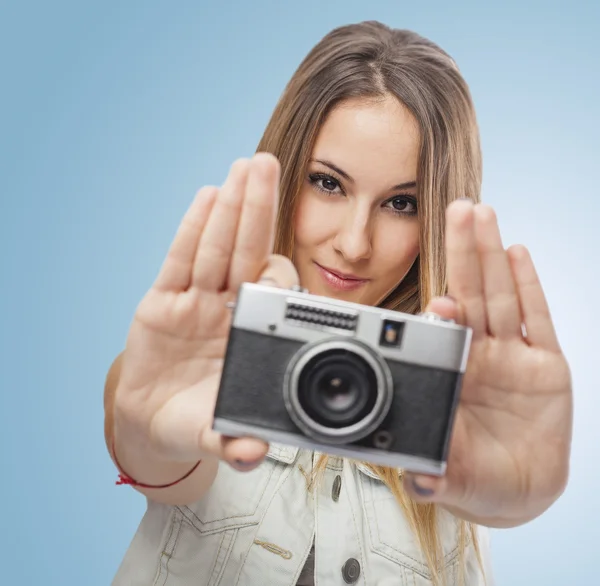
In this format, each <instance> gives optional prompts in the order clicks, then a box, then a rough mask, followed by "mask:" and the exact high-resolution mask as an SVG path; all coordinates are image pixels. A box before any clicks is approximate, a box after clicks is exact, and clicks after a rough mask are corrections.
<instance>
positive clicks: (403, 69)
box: [105, 22, 572, 586]
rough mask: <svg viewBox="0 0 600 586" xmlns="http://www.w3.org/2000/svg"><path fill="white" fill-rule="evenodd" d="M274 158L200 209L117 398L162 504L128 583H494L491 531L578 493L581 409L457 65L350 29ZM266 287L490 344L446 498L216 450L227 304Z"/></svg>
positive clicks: (326, 464)
mask: <svg viewBox="0 0 600 586" xmlns="http://www.w3.org/2000/svg"><path fill="white" fill-rule="evenodd" d="M258 151H259V153H258V154H256V155H255V156H254V157H253V158H252V159H251V160H238V161H236V162H235V163H234V164H233V166H232V168H231V171H230V174H229V176H228V178H227V180H226V181H225V183H224V184H223V185H222V187H220V188H216V187H205V188H203V189H201V190H200V192H199V193H198V195H197V197H196V198H195V200H194V202H193V204H192V205H191V207H190V209H189V210H188V212H187V213H186V215H185V217H184V219H183V221H182V223H181V226H180V228H179V230H178V232H177V235H176V237H175V239H174V242H173V244H172V246H171V249H170V251H169V253H168V255H167V257H166V260H165V262H164V265H163V267H162V269H161V271H160V273H159V275H158V277H157V280H156V282H155V283H154V285H153V286H152V288H151V289H150V290H149V291H148V293H147V294H146V295H145V297H144V298H143V300H142V302H141V303H140V305H139V307H138V309H137V311H136V314H135V317H134V320H133V323H132V325H131V330H130V333H129V337H128V340H127V344H126V348H125V351H124V352H123V353H122V354H121V355H120V356H119V357H118V358H117V359H116V360H115V362H114V364H113V365H112V367H111V369H110V371H109V374H108V377H107V382H106V389H105V407H106V430H105V431H106V439H107V445H108V448H109V451H110V454H111V457H112V458H113V460H114V461H115V464H116V466H117V467H118V469H119V471H120V472H121V475H122V479H123V480H122V481H123V482H126V483H129V484H132V485H133V486H134V487H135V488H136V489H137V490H139V491H140V492H141V493H143V494H145V495H146V496H147V497H148V509H147V513H146V515H145V516H144V519H143V520H142V523H141V525H140V527H139V530H138V532H137V534H136V535H135V537H134V539H133V542H132V544H131V547H130V549H129V551H128V552H127V555H126V557H125V559H124V561H123V563H122V565H121V567H120V569H119V571H118V574H117V577H116V579H115V582H114V584H116V585H123V586H125V585H127V586H132V585H140V586H141V585H158V584H160V585H161V586H162V585H169V586H191V585H192V584H193V585H209V584H210V585H211V586H215V585H227V586H230V585H234V584H240V585H241V584H247V585H263V584H269V585H273V586H277V585H282V586H283V585H286V586H288V585H289V586H292V585H298V584H299V585H304V584H328V585H329V584H346V583H347V584H365V585H366V584H377V585H384V584H390V585H391V584H407V585H408V584H411V585H417V584H422V585H425V584H432V583H434V584H448V585H452V584H466V585H468V586H473V585H480V584H484V583H487V584H492V583H493V577H492V572H491V568H490V563H489V549H488V540H487V527H511V526H516V525H519V524H522V523H525V522H527V521H529V520H531V519H533V518H535V517H536V516H538V515H540V514H541V513H542V512H543V511H544V510H546V509H547V508H548V507H549V506H550V505H551V504H552V503H553V502H554V501H555V500H556V499H557V498H558V496H559V495H560V494H561V492H562V491H563V490H564V487H565V484H566V481H567V477H568V460H569V453H570V441H571V419H572V394H571V386H570V373H569V368H568V365H567V363H566V361H565V358H564V357H563V354H562V352H561V350H560V347H559V344H558V341H557V339H556V336H555V333H554V329H553V325H552V321H551V318H550V315H549V312H548V307H547V304H546V301H545V298H544V294H543V292H542V288H541V285H540V283H539V281H538V279H537V276H536V273H535V269H534V266H533V264H532V261H531V259H530V257H529V255H528V252H527V250H526V249H525V248H524V247H522V246H516V247H511V248H509V249H507V250H506V249H505V248H504V247H503V244H502V242H501V238H500V234H499V231H498V225H497V222H496V219H495V215H494V212H493V210H492V209H490V208H489V207H488V206H484V205H482V204H479V203H478V202H479V196H480V184H481V158H480V150H479V137H478V129H477V124H476V117H475V113H474V110H473V106H472V103H471V98H470V95H469V91H468V88H467V85H466V83H465V81H464V80H463V78H462V77H461V75H460V73H459V70H458V68H457V66H456V64H455V63H454V61H453V60H452V59H451V58H450V57H449V56H448V55H447V54H446V53H445V52H443V51H442V50H441V49H440V48H439V47H437V46H436V45H434V44H433V43H431V42H429V41H427V40H426V39H424V38H422V37H420V36H418V35H416V34H414V33H411V32H408V31H401V30H392V29H390V28H388V27H386V26H384V25H382V24H379V23H375V22H366V23H361V24H357V25H352V26H345V27H341V28H338V29H336V30H334V31H332V32H331V33H330V34H329V35H327V36H326V37H325V38H324V39H323V40H322V41H321V42H320V43H319V44H318V45H317V46H316V47H315V48H314V49H313V50H312V51H311V52H310V54H309V55H308V56H307V58H306V59H305V60H304V62H303V63H302V64H301V65H300V67H299V69H298V70H297V71H296V73H295V74H294V76H293V78H292V79H291V81H290V82H289V84H288V86H287V87H286V89H285V91H284V94H283V96H282V98H281V100H280V102H279V103H278V105H277V107H276V109H275V112H274V114H273V117H272V119H271V121H270V123H269V125H268V127H267V129H266V131H265V134H264V136H263V138H262V140H261V142H260V145H259V147H258ZM273 252H275V253H276V254H272V253H273ZM259 280H262V281H263V282H265V283H267V284H271V285H273V286H280V287H289V286H291V285H293V284H297V283H300V284H301V285H302V286H303V287H306V288H308V289H309V291H310V292H311V293H316V294H319V295H325V296H329V297H333V298H337V299H342V300H347V301H353V302H358V303H362V304H368V305H372V306H379V307H385V308H389V309H394V310H399V311H403V312H409V313H417V312H421V311H425V310H427V311H432V312H435V313H437V314H439V315H441V316H443V317H446V318H451V319H455V320H456V321H458V322H460V323H463V324H466V325H468V326H469V327H471V328H472V330H473V341H472V347H471V352H470V357H469V362H468V365H467V371H466V374H465V378H464V383H463V390H462V394H461V400H460V404H459V407H458V411H457V416H456V422H455V427H454V432H453V436H452V441H451V446H450V452H449V459H448V469H447V473H446V474H445V475H444V476H443V477H441V478H437V477H432V476H424V475H416V474H410V473H408V472H404V471H402V470H398V469H390V468H384V467H380V466H374V465H371V464H369V463H368V462H354V461H349V460H347V459H344V458H338V457H332V456H327V455H324V454H320V453H314V452H309V451H306V450H299V449H297V448H294V447H292V446H283V445H275V444H271V445H270V446H267V445H266V444H265V443H263V442H262V441H259V440H257V439H252V438H238V439H234V438H226V437H223V436H220V435H219V434H217V433H216V432H214V431H213V430H212V429H211V423H212V415H213V409H214V405H215V398H216V394H217V387H218V383H219V378H220V373H221V369H222V365H223V357H224V351H225V347H226V343H227V337H228V328H229V324H230V310H229V309H228V308H227V304H228V302H231V301H233V300H235V296H236V292H237V289H238V287H239V285H240V284H241V283H243V282H247V281H253V282H256V281H259ZM258 366H259V365H257V367H258Z"/></svg>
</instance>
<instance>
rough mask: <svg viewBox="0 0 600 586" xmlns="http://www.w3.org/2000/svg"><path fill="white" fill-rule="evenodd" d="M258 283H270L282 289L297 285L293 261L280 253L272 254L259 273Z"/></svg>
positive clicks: (296, 274) (297, 277) (296, 272)
mask: <svg viewBox="0 0 600 586" xmlns="http://www.w3.org/2000/svg"><path fill="white" fill-rule="evenodd" d="M258 282H259V283H261V284H264V285H272V286H273V287H280V288H282V289H291V288H292V287H293V286H294V285H298V284H299V282H300V278H299V276H298V271H296V267H295V266H294V263H292V261H291V260H290V259H289V258H287V257H286V256H282V255H280V254H272V255H270V256H269V260H268V261H267V267H266V268H265V269H264V270H263V272H262V273H261V274H260V278H259V281H258Z"/></svg>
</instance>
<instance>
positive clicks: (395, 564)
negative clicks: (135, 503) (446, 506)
mask: <svg viewBox="0 0 600 586" xmlns="http://www.w3.org/2000/svg"><path fill="white" fill-rule="evenodd" d="M314 457H315V455H314V454H313V453H312V452H309V451H305V450H299V449H297V448H291V447H287V446H283V445H279V444H271V447H270V450H269V453H268V455H267V458H266V459H265V461H264V462H263V464H261V465H260V466H259V467H258V468H256V469H255V470H253V471H251V472H238V471H236V470H234V469H232V468H231V467H230V466H228V465H227V464H222V465H220V466H219V471H218V473H217V476H216V479H215V481H214V484H213V485H212V487H211V488H210V490H209V491H208V492H207V494H206V495H205V496H204V497H203V498H202V499H200V500H199V501H198V502H196V503H194V504H192V505H188V506H169V505H162V504H158V503H155V502H152V501H148V508H147V511H146V513H145V515H144V517H143V519H142V521H141V523H140V526H139V528H138V530H137V532H136V534H135V536H134V538H133V541H132V543H131V545H130V547H129V549H128V551H127V553H126V555H125V558H124V560H123V562H122V563H121V566H120V568H119V570H118V572H117V575H116V577H115V579H114V581H113V586H294V585H295V584H296V582H297V580H298V577H299V575H300V573H301V571H302V568H303V566H304V563H305V561H306V559H307V557H308V555H309V552H310V550H311V547H312V545H313V540H314V545H315V559H314V562H315V574H314V577H315V578H314V579H315V585H320V586H330V585H331V586H333V585H337V584H339V585H342V586H343V585H345V584H357V585H361V586H367V585H368V586H371V585H373V586H375V585H376V586H400V585H402V586H409V585H410V586H431V584H432V581H431V574H430V572H429V570H428V568H427V564H426V562H425V559H424V556H423V555H422V554H421V551H420V548H419V545H418V543H417V541H416V538H415V537H414V535H413V533H412V531H411V529H410V527H409V525H408V522H407V521H406V518H405V517H404V514H403V513H402V511H401V509H400V507H399V506H398V505H397V503H396V500H395V499H394V496H393V495H392V493H391V492H390V491H389V489H388V488H387V487H386V486H385V485H384V484H383V483H382V482H381V481H380V480H379V479H378V478H377V477H376V476H375V475H374V474H372V473H371V472H370V471H369V470H368V468H366V467H364V466H363V465H361V464H351V463H350V462H349V461H348V460H345V459H341V458H334V457H330V458H329V461H328V464H327V469H326V470H325V473H324V475H323V476H322V477H321V479H320V481H319V482H318V483H316V484H315V487H314V488H313V489H312V490H307V475H308V474H310V471H311V470H312V465H313V462H314ZM438 519H439V521H438V523H439V534H440V541H441V546H442V549H443V554H444V558H443V559H444V562H443V564H444V565H443V571H444V574H445V576H446V582H445V584H446V585H447V586H453V585H455V584H456V585H458V584H459V578H458V576H459V570H458V531H457V527H458V521H457V519H456V518H455V517H453V516H452V515H450V514H449V513H447V512H445V511H440V512H439V515H438ZM467 533H468V532H467ZM477 534H478V540H479V547H480V552H481V556H482V560H483V566H484V570H485V581H484V578H483V576H482V574H481V571H480V569H479V564H478V562H477V558H476V555H475V552H474V548H473V546H472V544H471V543H470V542H469V541H468V542H467V548H466V554H465V555H466V569H465V574H464V578H465V581H464V584H466V586H484V584H485V585H486V586H493V584H494V581H493V576H492V570H491V564H490V560H489V537H488V530H487V529H486V528H484V527H478V531H477Z"/></svg>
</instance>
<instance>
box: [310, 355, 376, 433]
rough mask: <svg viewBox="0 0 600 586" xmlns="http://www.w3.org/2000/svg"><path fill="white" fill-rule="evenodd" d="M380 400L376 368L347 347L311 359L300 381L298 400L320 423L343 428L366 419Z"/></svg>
mask: <svg viewBox="0 0 600 586" xmlns="http://www.w3.org/2000/svg"><path fill="white" fill-rule="evenodd" d="M376 400H377V379H376V378H375V374H374V372H373V369H372V368H371V367H370V366H369V365H368V364H367V363H366V362H365V361H364V360H363V359H362V358H360V357H359V356H357V355H356V354H354V353H351V352H348V351H347V350H330V351H329V352H323V353H322V354H318V355H317V356H315V357H314V358H312V359H311V360H309V361H308V362H307V363H306V365H305V366H304V369H303V370H302V373H301V375H300V377H299V380H298V401H299V403H300V405H301V407H302V408H303V410H304V411H305V412H306V414H307V415H308V416H309V417H310V418H311V419H313V420H314V421H315V422H317V423H319V424H320V425H325V426H327V427H333V428H341V427H346V426H348V425H353V424H355V423H357V422H359V421H361V420H362V419H364V418H365V417H366V416H367V415H368V414H369V413H370V412H371V410H372V409H373V407H374V405H375V402H376Z"/></svg>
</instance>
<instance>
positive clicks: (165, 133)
mask: <svg viewBox="0 0 600 586" xmlns="http://www.w3.org/2000/svg"><path fill="white" fill-rule="evenodd" d="M365 19H378V20H382V21H384V22H386V23H388V24H390V25H393V26H396V27H403V28H411V29H414V30H416V31H418V32H420V33H422V34H424V35H426V36H428V37H430V38H432V39H433V40H434V41H436V42H438V43H439V44H441V45H442V46H443V47H444V48H445V49H447V50H448V51H449V52H450V53H451V54H452V55H453V56H454V57H455V58H456V59H457V61H458V63H459V65H460V67H461V69H462V71H463V73H464V75H465V77H466V79H467V81H468V82H469V84H470V86H471V89H472V92H473V95H474V99H475V102H476V105H477V108H478V113H479V121H480V125H481V132H482V138H483V149H484V156H485V159H484V160H485V182H484V198H485V200H487V201H488V202H490V203H492V204H493V205H494V206H495V207H496V209H497V211H498V214H499V217H500V222H501V227H502V229H503V234H504V238H505V241H506V243H512V242H517V241H519V242H523V243H525V244H527V245H528V246H529V247H530V248H531V250H532V253H533V256H534V259H535V260H536V261H537V266H538V269H539V272H540V274H541V277H542V279H543V282H544V284H545V288H546V290H547V294H548V297H549V300H550V303H551V306H552V309H553V312H554V317H555V320H556V327H557V328H558V331H559V334H560V339H561V341H562V344H563V345H564V349H565V351H566V353H567V355H568V357H569V359H570V361H571V364H572V369H573V378H574V385H575V397H576V421H575V423H576V428H575V439H574V448H573V465H572V480H571V484H570V486H569V488H568V490H567V491H566V493H565V494H564V496H563V497H562V498H561V499H560V500H559V502H558V503H557V504H556V505H555V506H554V507H553V508H552V509H551V510H550V511H549V512H548V513H547V514H545V515H544V516H543V517H541V518H540V519H538V520H536V521H535V522H532V523H530V524H528V525H526V526H524V527H521V528H518V529H515V530H509V531H495V532H494V534H493V538H494V551H495V557H494V560H495V561H494V564H495V568H496V574H497V577H498V584H501V585H510V586H530V585H531V584H536V585H537V584H540V585H544V586H553V585H557V586H558V585H561V586H563V585H565V584H569V585H571V584H596V583H598V577H597V573H598V564H597V551H598V549H597V548H598V544H599V543H600V532H599V529H598V525H599V523H600V506H599V505H598V493H597V491H598V489H599V480H600V478H599V475H598V462H599V461H600V457H599V456H598V451H599V450H600V424H599V423H598V418H599V416H600V408H599V401H598V399H597V394H598V392H599V389H600V385H599V384H598V376H597V373H598V371H597V370H596V369H597V366H598V345H597V337H598V329H599V328H598V325H599V321H600V320H599V319H598V317H597V311H598V310H597V307H598V291H599V288H600V287H599V286H600V278H599V273H598V262H597V260H596V255H597V254H598V251H599V250H600V230H599V227H598V218H599V216H600V203H599V200H598V189H597V180H596V177H595V176H594V169H595V168H597V164H598V158H599V157H598V155H599V150H598V135H599V132H600V116H599V115H598V111H597V107H598V104H599V103H600V92H599V81H598V79H599V77H600V75H599V70H600V65H599V63H600V59H599V58H600V35H598V32H597V29H598V25H599V24H600V11H599V9H598V4H595V5H593V4H592V3H590V4H587V7H586V5H584V3H580V4H579V5H571V6H569V4H568V3H567V2H548V1H545V2H533V1H529V2H526V3H525V2H522V1H521V2H504V3H502V4H501V5H500V4H494V5H487V4H486V5H484V4H483V3H481V2H441V1H437V2H436V1H431V2H410V3H409V2H401V1H395V2H393V1H391V0H389V1H373V0H370V1H369V2H367V1H364V2H357V1H349V0H345V1H331V0H330V1H328V2H319V1H317V0H305V1H304V2H302V3H293V2H275V1H267V0H260V1H258V0H255V1H253V2H242V1H239V2H219V3H218V2H200V1H196V2H183V1H182V2H173V3H167V2H162V3H161V2H155V1H149V0H146V1H145V2H134V1H129V2H119V3H117V2H112V3H107V2H102V3H101V2H65V1H54V2H27V1H21V2H0V88H1V91H0V198H1V202H0V227H1V230H0V250H2V267H1V271H0V276H1V279H2V285H1V287H0V298H1V306H0V361H1V363H0V365H1V368H0V388H1V397H2V401H1V402H0V450H1V454H2V463H1V466H0V470H1V472H0V475H1V482H2V483H1V489H0V490H1V491H2V496H3V507H2V509H3V510H2V512H1V513H0V527H1V531H0V551H1V552H2V569H1V570H0V583H1V584H2V585H4V584H6V585H9V584H10V585H13V584H14V585H19V586H21V585H23V586H29V585H33V584H45V585H57V586H70V585H79V586H82V585H85V586H96V585H98V586H100V585H102V586H105V585H107V584H109V583H110V581H111V580H112V577H113V575H114V572H115V570H116V568H117V565H118V564H119V562H120V560H121V557H122V555H123V553H124V552H125V549H126V548H127V546H128V543H129V540H130V539H131V537H132V535H133V533H134V531H135V529H136V526H137V523H138V522H139V520H140V518H141V516H142V513H143V510H144V501H143V499H142V498H141V497H140V496H139V495H137V494H136V493H135V492H134V491H133V490H131V489H129V488H127V487H121V488H118V487H115V486H114V480H115V471H114V468H113V466H112V464H111V462H110V461H109V458H108V456H107V454H106V450H105V447H104V443H103V431H102V422H103V408H102V387H103V382H104V376H105V373H106V370H107V368H108V366H109V364H110V362H111V360H112V359H113V357H114V356H115V355H116V354H117V353H118V352H119V351H120V350H121V348H122V346H123V344H124V341H125V336H126V334H127V330H128V326H129V323H130V320H131V317H132V315H133V312H134V310H135V307H136V304H137V303H138V301H139V300H140V298H141V297H142V295H143V294H144V292H145V291H146V289H147V288H148V287H149V285H150V284H151V282H152V280H153V278H154V276H155V274H156V271H157V269H158V268H159V265H160V263H161V261H162V259H163V256H164V254H165V252H166V250H167V247H168V245H169V243H170V240H171V238H172V236H173V233H174V231H175V229H176V227H177V224H178V222H179V220H180V218H181V216H182V214H183V212H184V210H185V208H186V207H187V205H188V204H189V202H190V201H191V199H192V197H193V195H194V193H195V191H196V190H197V188H198V187H200V186H201V185H203V184H206V183H217V184H218V183H220V182H221V181H222V180H223V179H224V177H225V175H226V173H227V170H228V167H229V165H230V163H231V162H232V161H233V160H234V159H235V158H237V157H239V156H247V155H250V154H251V153H252V152H253V150H254V148H255V145H256V144H257V142H258V140H259V138H260V136H261V133H262V131H263V128H264V126H265V124H266V122H267V120H268V118H269V116H270V113H271V111H272V109H273V107H274V105H275V102H276V100H277V98H278V96H279V94H280V92H281V91H282V89H283V86H284V84H285V83H286V81H287V80H288V78H289V76H290V75H291V74H292V72H293V71H294V69H295V67H296V66H297V65H298V63H299V62H300V60H301V59H302V58H303V56H304V55H305V54H306V52H307V51H308V50H309V49H310V48H311V47H312V45H313V44H314V43H316V42H317V41H318V40H319V39H320V38H321V37H322V36H323V35H324V34H325V33H327V32H328V31H329V30H330V29H331V28H333V27H335V26H338V25H340V24H345V23H348V22H353V21H358V20H365Z"/></svg>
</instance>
